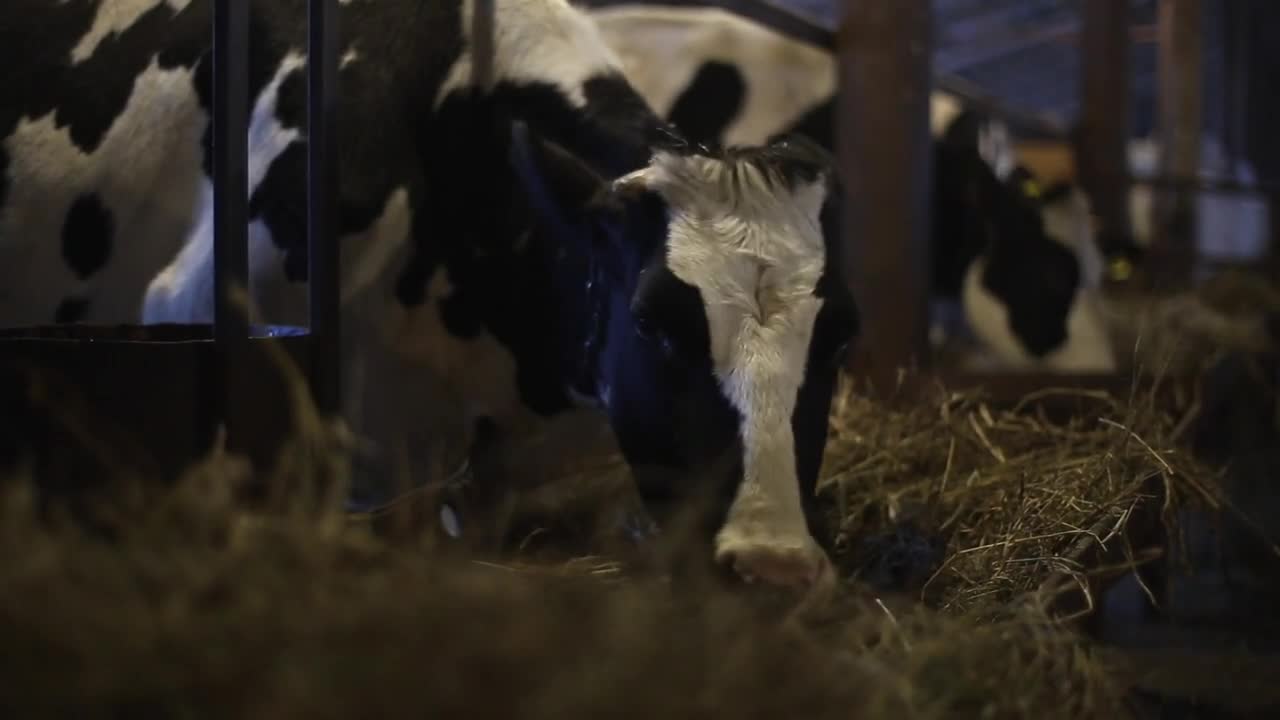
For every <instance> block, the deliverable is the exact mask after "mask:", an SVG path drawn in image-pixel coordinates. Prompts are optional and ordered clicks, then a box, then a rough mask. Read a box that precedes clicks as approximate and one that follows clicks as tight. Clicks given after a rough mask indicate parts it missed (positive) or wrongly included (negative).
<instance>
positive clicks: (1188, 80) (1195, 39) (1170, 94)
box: [1152, 0, 1204, 285]
mask: <svg viewBox="0 0 1280 720" xmlns="http://www.w3.org/2000/svg"><path fill="white" fill-rule="evenodd" d="M1203 16H1204V14H1203V12H1202V7H1201V4H1200V0H1160V5H1159V12H1158V15H1157V21H1156V23H1157V26H1158V29H1159V34H1160V44H1159V47H1158V61H1157V65H1158V74H1159V78H1160V80H1159V82H1160V92H1159V103H1158V106H1159V122H1158V129H1159V137H1160V146H1161V153H1160V160H1161V162H1160V166H1161V167H1160V170H1161V173H1160V174H1161V175H1165V176H1172V177H1176V178H1185V179H1192V178H1195V177H1197V176H1198V175H1199V171H1200V128H1201V114H1202V109H1201V107H1200V100H1201V98H1200V93H1201V86H1202V78H1201V75H1202V72H1201V70H1202V65H1201V54H1202V50H1203V42H1202V38H1201V19H1202V18H1203ZM1194 202H1195V197H1194V195H1193V194H1192V193H1191V192H1189V191H1188V190H1187V189H1180V190H1175V191H1174V192H1173V193H1171V194H1170V193H1163V192H1162V193H1159V194H1157V195H1156V197H1155V203H1154V205H1155V208H1156V223H1155V225H1156V227H1157V228H1158V229H1159V232H1158V233H1157V237H1158V238H1159V244H1158V245H1157V246H1156V247H1153V248H1152V249H1153V250H1154V251H1156V252H1155V253H1153V254H1155V255H1156V256H1157V257H1158V259H1159V264H1160V275H1161V277H1162V279H1165V280H1167V281H1168V282H1170V283H1171V284H1174V285H1183V284H1185V283H1187V282H1189V281H1190V280H1191V272H1192V269H1193V267H1194V265H1195V259H1196V246H1195V240H1196V238H1195V204H1194Z"/></svg>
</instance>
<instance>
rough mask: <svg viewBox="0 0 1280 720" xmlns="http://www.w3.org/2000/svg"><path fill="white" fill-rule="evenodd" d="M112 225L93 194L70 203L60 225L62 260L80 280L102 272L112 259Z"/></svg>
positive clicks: (113, 232) (109, 214) (109, 215)
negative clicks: (64, 218)
mask: <svg viewBox="0 0 1280 720" xmlns="http://www.w3.org/2000/svg"><path fill="white" fill-rule="evenodd" d="M114 226H115V221H114V220H113V219H112V217H111V213H110V212H109V211H108V210H107V208H106V207H105V206H103V204H102V198H100V197H99V196H98V195H97V194H96V193H86V194H84V195H81V196H79V197H77V198H76V199H75V201H74V202H72V203H71V208H70V209H68V210H67V217H66V220H65V221H64V222H63V224H62V259H63V260H65V261H66V263H67V266H68V267H70V268H71V269H72V270H74V271H75V273H76V275H79V276H80V279H81V280H84V279H86V278H88V277H89V276H90V275H92V274H94V273H95V272H97V271H99V270H101V269H102V267H103V266H104V265H106V264H107V260H109V259H110V258H111V245H112V242H113V237H114V235H115V227H114Z"/></svg>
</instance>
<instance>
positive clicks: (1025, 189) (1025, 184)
mask: <svg viewBox="0 0 1280 720" xmlns="http://www.w3.org/2000/svg"><path fill="white" fill-rule="evenodd" d="M1022 194H1024V195H1026V196H1027V197H1031V198H1038V197H1040V185H1039V183H1037V182H1036V181H1035V180H1023V181H1022Z"/></svg>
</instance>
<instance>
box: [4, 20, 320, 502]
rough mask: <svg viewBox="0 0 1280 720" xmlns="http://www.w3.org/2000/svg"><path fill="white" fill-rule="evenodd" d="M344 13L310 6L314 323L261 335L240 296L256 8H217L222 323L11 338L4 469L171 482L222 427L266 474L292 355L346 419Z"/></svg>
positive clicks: (280, 430) (57, 484)
mask: <svg viewBox="0 0 1280 720" xmlns="http://www.w3.org/2000/svg"><path fill="white" fill-rule="evenodd" d="M337 4H338V0H309V18H308V22H309V37H308V53H309V57H310V58H312V59H314V60H317V61H316V62H310V63H308V70H307V73H308V84H309V87H308V108H307V109H308V118H309V127H308V137H309V142H308V159H309V168H308V183H307V196H308V197H307V204H308V213H307V215H308V229H307V232H308V251H309V260H310V277H309V280H310V284H309V289H310V316H311V317H310V327H306V328H304V327H289V326H251V325H250V324H249V322H248V318H247V315H246V314H245V312H244V310H243V308H242V306H240V305H239V304H237V303H236V302H235V301H234V295H235V293H236V292H237V291H242V290H243V289H244V288H246V287H247V278H248V246H247V232H248V231H247V217H248V213H247V209H248V207H247V206H248V174H247V168H248V157H247V153H248V147H247V130H248V128H247V119H248V108H249V97H248V62H249V47H248V43H249V33H248V26H249V5H248V3H244V2H238V1H237V0H219V1H218V2H216V3H215V7H214V13H213V28H212V30H213V66H214V71H213V83H214V87H213V118H212V136H213V143H212V146H213V148H214V153H213V155H214V156H213V158H212V161H213V162H212V165H213V191H214V192H213V195H214V223H213V226H214V287H215V293H216V294H215V309H214V310H215V311H214V322H213V323H211V324H209V323H206V324H194V325H122V326H100V325H62V326H47V327H29V328H8V329H0V428H3V429H4V430H3V431H0V464H12V463H13V462H14V461H15V460H19V461H25V462H27V463H30V464H31V465H33V466H34V469H36V470H37V472H36V473H35V474H36V476H37V477H39V478H40V483H41V487H42V488H43V489H45V490H54V489H59V488H65V489H84V488H88V487H92V486H94V485H97V484H101V483H102V482H107V481H110V479H111V477H112V476H113V475H115V474H119V473H120V472H121V471H129V472H132V473H134V474H135V476H137V477H173V476H174V475H175V474H176V473H177V472H179V471H180V470H181V468H182V467H183V466H185V465H187V464H189V463H190V462H191V461H193V460H195V459H197V458H198V457H200V456H201V455H203V454H204V453H206V452H207V451H208V450H209V448H210V446H211V443H212V442H213V440H214V438H215V437H216V433H217V432H218V428H219V426H224V427H225V428H226V430H227V442H228V446H229V447H230V448H234V449H236V450H240V451H243V452H245V453H247V454H248V456H249V457H250V459H251V460H253V461H254V462H255V464H256V465H258V466H262V465H265V464H269V463H270V462H271V460H272V459H273V457H274V455H275V451H276V449H277V448H278V447H279V446H280V444H281V442H282V441H283V440H284V439H285V438H287V437H288V436H289V434H290V432H291V430H292V425H293V422H292V418H291V412H292V410H291V408H290V405H289V402H288V396H287V390H286V387H287V384H286V383H284V382H282V377H281V373H282V372H285V371H286V368H285V367H282V364H281V362H280V361H281V359H282V358H283V357H287V358H290V359H291V360H292V361H293V362H294V363H296V364H297V367H298V368H299V369H301V370H302V371H303V372H305V373H307V374H308V376H309V378H310V379H311V387H312V390H313V393H314V396H315V399H316V401H317V404H318V406H319V407H320V409H321V410H322V411H323V412H328V413H333V412H336V410H337V405H338V403H337V397H338V365H337V358H338V355H339V353H338V320H337V318H338V248H337V244H336V238H335V233H334V227H335V223H334V222H333V221H332V218H333V212H334V207H333V198H334V197H335V192H334V188H335V187H336V174H335V168H334V159H335V158H336V151H335V148H334V144H335V140H336V136H335V133H334V119H335V115H336V113H335V109H336V98H335V92H334V91H335V87H336V78H337V28H336V20H337ZM275 349H279V350H283V351H284V356H281V355H280V354H279V353H274V352H272V351H273V350H275ZM286 365H287V363H286ZM104 428H105V429H104Z"/></svg>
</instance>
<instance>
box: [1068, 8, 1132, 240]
mask: <svg viewBox="0 0 1280 720" xmlns="http://www.w3.org/2000/svg"><path fill="white" fill-rule="evenodd" d="M1083 14H1084V18H1083V24H1082V28H1081V37H1080V123H1079V129H1078V133H1079V134H1078V135H1077V137H1076V147H1075V153H1076V168H1077V172H1078V173H1079V177H1080V182H1081V185H1082V186H1083V187H1084V189H1085V192H1087V193H1088V195H1089V198H1090V201H1091V203H1092V205H1093V212H1094V214H1095V216H1096V217H1097V221H1098V241H1099V245H1100V246H1101V248H1102V250H1103V251H1104V252H1111V251H1112V250H1115V249H1118V245H1119V243H1122V242H1125V241H1127V240H1128V239H1129V238H1130V237H1131V232H1132V228H1131V224H1130V218H1129V201H1128V198H1129V166H1128V161H1127V146H1128V143H1129V134H1130V132H1131V128H1132V122H1133V112H1132V108H1133V102H1132V100H1131V97H1130V86H1131V83H1130V74H1131V72H1130V61H1129V58H1130V44H1131V42H1132V40H1131V38H1130V34H1129V20H1130V13H1129V3H1128V2H1121V1H1119V0H1085V1H1084V4H1083Z"/></svg>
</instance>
